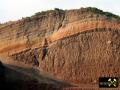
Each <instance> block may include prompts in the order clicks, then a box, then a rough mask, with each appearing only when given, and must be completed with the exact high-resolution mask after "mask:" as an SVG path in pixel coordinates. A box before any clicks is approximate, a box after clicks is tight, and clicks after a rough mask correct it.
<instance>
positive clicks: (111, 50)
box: [0, 8, 120, 85]
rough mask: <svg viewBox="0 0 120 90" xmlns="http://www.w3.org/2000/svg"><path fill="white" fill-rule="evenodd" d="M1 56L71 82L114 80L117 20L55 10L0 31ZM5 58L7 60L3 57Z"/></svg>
mask: <svg viewBox="0 0 120 90" xmlns="http://www.w3.org/2000/svg"><path fill="white" fill-rule="evenodd" d="M0 42H1V43H0V54H1V57H8V56H9V58H10V60H8V61H10V62H13V63H19V64H20V63H24V64H29V65H32V64H34V63H35V61H38V62H39V63H38V64H37V65H38V67H39V69H40V70H43V71H46V72H49V73H51V74H52V75H53V76H55V77H56V78H58V79H61V80H66V81H69V82H70V83H73V84H78V85H79V84H96V83H97V82H98V78H99V77H100V76H118V77H119V72H120V71H119V70H120V67H119V64H120V20H119V17H118V16H116V15H113V14H110V13H107V14H106V13H104V12H102V11H101V10H96V9H91V8H82V9H78V10H68V11H63V10H55V11H48V12H43V13H41V14H38V13H37V14H36V15H35V16H32V17H30V18H25V19H23V20H20V21H17V22H14V23H12V24H10V25H7V26H4V27H1V28H0ZM7 55H8V56H7Z"/></svg>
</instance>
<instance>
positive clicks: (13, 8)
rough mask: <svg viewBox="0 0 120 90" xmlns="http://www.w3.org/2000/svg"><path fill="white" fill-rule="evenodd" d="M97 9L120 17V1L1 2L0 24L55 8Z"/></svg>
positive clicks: (44, 0) (33, 0)
mask: <svg viewBox="0 0 120 90" xmlns="http://www.w3.org/2000/svg"><path fill="white" fill-rule="evenodd" d="M81 7H97V8H99V9H102V10H104V11H109V12H112V13H114V14H116V15H120V0H0V22H1V23H4V22H7V21H13V20H18V19H21V18H22V17H27V16H31V15H34V13H37V12H40V11H46V10H50V9H54V8H60V9H79V8H81Z"/></svg>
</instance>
